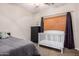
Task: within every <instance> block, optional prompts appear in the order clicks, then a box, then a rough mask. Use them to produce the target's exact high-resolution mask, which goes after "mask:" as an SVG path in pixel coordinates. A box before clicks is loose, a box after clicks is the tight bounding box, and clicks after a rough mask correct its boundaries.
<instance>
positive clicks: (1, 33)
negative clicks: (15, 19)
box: [0, 32, 9, 39]
mask: <svg viewBox="0 0 79 59" xmlns="http://www.w3.org/2000/svg"><path fill="white" fill-rule="evenodd" d="M0 37H1V39H5V38H8V37H9V35H8V34H7V32H0Z"/></svg>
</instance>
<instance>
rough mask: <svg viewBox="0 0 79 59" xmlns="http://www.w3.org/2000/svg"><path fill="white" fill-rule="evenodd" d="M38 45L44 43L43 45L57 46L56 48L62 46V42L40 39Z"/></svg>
mask: <svg viewBox="0 0 79 59" xmlns="http://www.w3.org/2000/svg"><path fill="white" fill-rule="evenodd" d="M39 45H44V46H48V47H51V48H57V49H61V48H63V43H61V42H55V41H50V40H41V41H40V42H39Z"/></svg>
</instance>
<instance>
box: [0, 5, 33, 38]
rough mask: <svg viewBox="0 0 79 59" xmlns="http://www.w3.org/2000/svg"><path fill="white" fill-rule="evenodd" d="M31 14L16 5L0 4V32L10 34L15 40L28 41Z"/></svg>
mask: <svg viewBox="0 0 79 59" xmlns="http://www.w3.org/2000/svg"><path fill="white" fill-rule="evenodd" d="M32 19H33V18H32V14H31V13H29V12H28V11H27V10H26V9H24V8H23V7H21V6H19V5H17V4H0V32H1V31H2V32H11V35H12V36H14V37H17V38H22V39H30V27H31V25H32Z"/></svg>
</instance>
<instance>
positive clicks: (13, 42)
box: [0, 37, 40, 56]
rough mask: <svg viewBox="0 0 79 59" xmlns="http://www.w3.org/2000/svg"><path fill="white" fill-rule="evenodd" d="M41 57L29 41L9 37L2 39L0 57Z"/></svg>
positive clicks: (0, 41)
mask: <svg viewBox="0 0 79 59" xmlns="http://www.w3.org/2000/svg"><path fill="white" fill-rule="evenodd" d="M38 55H40V54H39V53H38V51H37V49H36V47H35V46H34V44H33V43H32V42H31V41H29V40H23V39H18V38H15V37H9V38H7V39H0V56H38Z"/></svg>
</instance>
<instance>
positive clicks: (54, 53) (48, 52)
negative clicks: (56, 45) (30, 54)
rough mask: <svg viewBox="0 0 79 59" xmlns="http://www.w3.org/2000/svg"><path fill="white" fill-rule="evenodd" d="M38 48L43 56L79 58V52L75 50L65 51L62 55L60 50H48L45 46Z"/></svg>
mask: <svg viewBox="0 0 79 59" xmlns="http://www.w3.org/2000/svg"><path fill="white" fill-rule="evenodd" d="M36 47H37V49H38V51H39V52H40V54H41V55H42V56H79V51H77V50H74V49H64V53H63V54H61V52H60V50H56V49H52V48H47V47H44V46H40V47H38V46H37V45H36Z"/></svg>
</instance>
